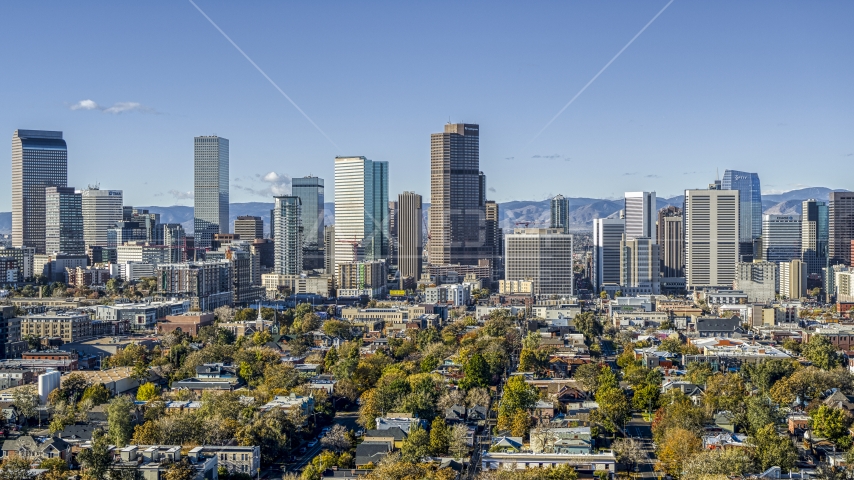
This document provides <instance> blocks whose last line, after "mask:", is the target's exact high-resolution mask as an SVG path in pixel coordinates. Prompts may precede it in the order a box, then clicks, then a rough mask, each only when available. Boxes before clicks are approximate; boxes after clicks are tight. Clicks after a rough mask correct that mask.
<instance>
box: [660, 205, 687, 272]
mask: <svg viewBox="0 0 854 480" xmlns="http://www.w3.org/2000/svg"><path fill="white" fill-rule="evenodd" d="M657 229H658V251H659V255H660V258H661V275H662V276H663V277H667V278H674V277H684V276H685V237H684V235H683V230H682V209H681V208H679V207H673V206H670V207H666V208H662V209H661V210H659V212H658V226H657Z"/></svg>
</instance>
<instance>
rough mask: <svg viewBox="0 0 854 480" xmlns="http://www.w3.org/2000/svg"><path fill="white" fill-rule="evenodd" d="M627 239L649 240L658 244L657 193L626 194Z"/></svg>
mask: <svg viewBox="0 0 854 480" xmlns="http://www.w3.org/2000/svg"><path fill="white" fill-rule="evenodd" d="M625 205H626V210H625V212H626V213H625V215H626V239H627V240H634V239H635V238H641V237H643V238H649V239H650V240H652V243H656V235H657V232H656V230H655V221H656V219H657V213H658V209H657V208H656V206H655V192H626V198H625Z"/></svg>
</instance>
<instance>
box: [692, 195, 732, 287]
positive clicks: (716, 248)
mask: <svg viewBox="0 0 854 480" xmlns="http://www.w3.org/2000/svg"><path fill="white" fill-rule="evenodd" d="M684 211H685V277H686V279H685V283H686V287H687V288H688V289H689V290H694V289H697V288H703V287H731V286H732V282H733V280H735V270H736V263H738V248H739V247H738V244H739V218H740V217H739V215H738V211H739V191H738V190H685V209H684Z"/></svg>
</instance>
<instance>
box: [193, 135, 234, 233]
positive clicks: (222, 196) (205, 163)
mask: <svg viewBox="0 0 854 480" xmlns="http://www.w3.org/2000/svg"><path fill="white" fill-rule="evenodd" d="M194 147H195V148H194V160H195V161H194V164H195V169H194V185H195V190H194V191H195V196H194V202H193V206H194V211H193V230H194V232H193V235H194V237H195V246H196V248H210V246H211V242H212V241H213V236H214V234H216V233H228V139H225V138H222V137H217V136H210V137H207V136H203V137H196V138H195V145H194Z"/></svg>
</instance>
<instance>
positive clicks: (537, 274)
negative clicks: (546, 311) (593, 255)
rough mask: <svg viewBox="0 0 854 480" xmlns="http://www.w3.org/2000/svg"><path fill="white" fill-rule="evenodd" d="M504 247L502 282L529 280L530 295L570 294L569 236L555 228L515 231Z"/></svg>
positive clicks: (570, 236) (571, 275) (507, 238)
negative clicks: (531, 287)
mask: <svg viewBox="0 0 854 480" xmlns="http://www.w3.org/2000/svg"><path fill="white" fill-rule="evenodd" d="M505 245H506V247H505V248H506V251H505V252H504V280H505V281H509V282H514V281H520V280H525V281H531V282H533V294H534V295H543V296H551V295H559V296H571V295H572V294H573V291H574V290H573V270H572V235H568V234H565V233H563V232H562V231H561V230H560V229H557V228H554V229H552V228H548V229H547V228H517V229H515V230H513V233H510V234H508V235H507V237H506V238H505Z"/></svg>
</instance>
